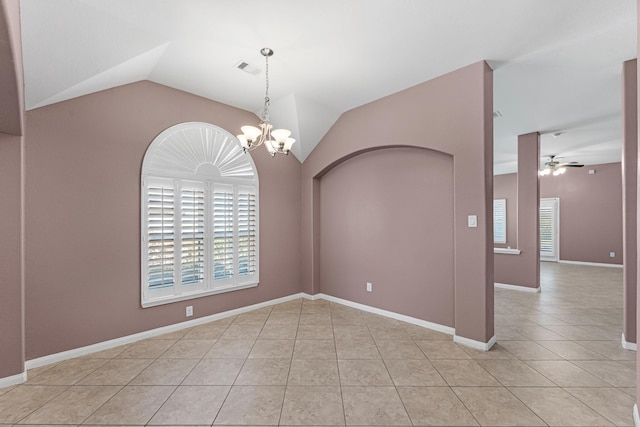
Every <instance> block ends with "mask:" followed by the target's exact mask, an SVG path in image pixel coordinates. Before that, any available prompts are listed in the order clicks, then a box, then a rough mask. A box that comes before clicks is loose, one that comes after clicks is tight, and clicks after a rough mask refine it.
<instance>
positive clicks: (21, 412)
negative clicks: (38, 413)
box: [0, 385, 67, 424]
mask: <svg viewBox="0 0 640 427" xmlns="http://www.w3.org/2000/svg"><path fill="white" fill-rule="evenodd" d="M66 388H67V387H66V386H46V385H23V386H19V387H15V388H14V389H12V390H11V391H8V392H7V393H4V394H2V395H0V423H5V424H12V423H17V422H18V421H20V420H21V419H22V418H24V417H26V416H27V415H29V414H30V413H31V412H33V411H35V410H36V409H38V408H39V407H40V406H42V405H44V404H45V403H47V402H49V401H50V400H51V399H53V398H54V397H56V396H58V395H59V394H60V393H62V392H63V391H64V390H65V389H66Z"/></svg>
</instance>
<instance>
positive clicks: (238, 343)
mask: <svg viewBox="0 0 640 427" xmlns="http://www.w3.org/2000/svg"><path fill="white" fill-rule="evenodd" d="M254 344H255V340H226V339H219V340H217V341H216V342H215V344H213V346H212V347H211V350H209V351H208V352H207V354H205V355H204V357H205V358H211V359H243V358H246V357H247V356H248V355H249V353H250V352H251V349H252V348H253V345H254Z"/></svg>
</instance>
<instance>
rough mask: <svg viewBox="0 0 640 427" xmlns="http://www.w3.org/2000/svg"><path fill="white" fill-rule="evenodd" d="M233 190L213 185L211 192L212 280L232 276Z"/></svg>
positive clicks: (224, 186)
mask: <svg viewBox="0 0 640 427" xmlns="http://www.w3.org/2000/svg"><path fill="white" fill-rule="evenodd" d="M233 204H234V203H233V188H232V187H231V186H226V185H215V186H214V191H213V278H214V280H224V279H231V278H232V277H233V276H234V274H233V270H234V258H235V257H234V246H235V233H234V228H235V227H234V206H233Z"/></svg>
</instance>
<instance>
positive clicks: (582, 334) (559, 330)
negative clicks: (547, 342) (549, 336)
mask: <svg viewBox="0 0 640 427" xmlns="http://www.w3.org/2000/svg"><path fill="white" fill-rule="evenodd" d="M545 328H547V329H549V330H550V331H552V332H555V333H556V334H560V335H562V336H563V337H565V338H566V339H568V340H572V341H576V340H597V339H599V337H598V336H597V335H596V334H592V333H591V332H588V331H585V330H584V329H582V328H580V327H578V326H573V325H548V326H545Z"/></svg>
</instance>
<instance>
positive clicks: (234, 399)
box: [214, 386, 285, 426]
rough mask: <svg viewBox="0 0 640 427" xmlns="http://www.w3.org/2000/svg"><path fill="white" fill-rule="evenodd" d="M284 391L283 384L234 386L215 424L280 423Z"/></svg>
mask: <svg viewBox="0 0 640 427" xmlns="http://www.w3.org/2000/svg"><path fill="white" fill-rule="evenodd" d="M284 391H285V388H284V387H283V386H282V387H280V386H233V387H232V388H231V391H230V392H229V395H228V396H227V399H226V400H225V402H224V404H223V405H222V408H220V412H219V413H218V416H217V417H216V420H215V421H214V425H219V424H229V425H254V426H258V425H278V422H279V420H280V412H281V409H282V403H283V401H284Z"/></svg>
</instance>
